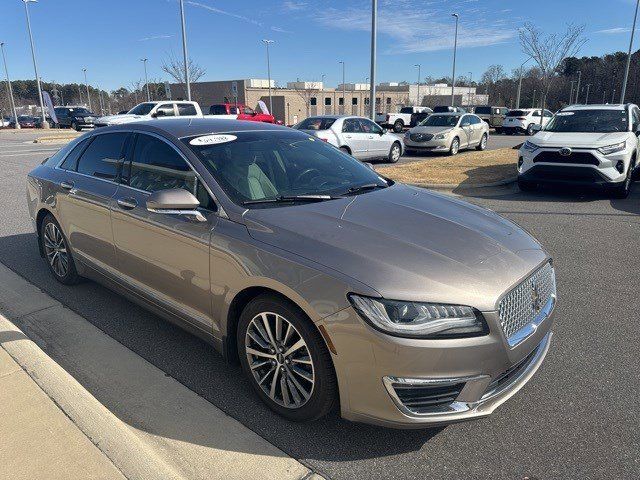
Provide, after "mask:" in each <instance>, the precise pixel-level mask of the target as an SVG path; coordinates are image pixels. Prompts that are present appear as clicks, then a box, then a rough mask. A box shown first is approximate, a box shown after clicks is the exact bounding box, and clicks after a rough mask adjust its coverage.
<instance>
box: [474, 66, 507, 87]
mask: <svg viewBox="0 0 640 480" xmlns="http://www.w3.org/2000/svg"><path fill="white" fill-rule="evenodd" d="M505 78H507V74H506V73H505V72H504V68H503V67H502V65H491V66H489V68H487V71H486V72H484V73H483V74H482V77H481V78H480V83H483V84H494V83H497V82H499V81H500V80H504V79H505Z"/></svg>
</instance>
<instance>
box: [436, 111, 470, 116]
mask: <svg viewBox="0 0 640 480" xmlns="http://www.w3.org/2000/svg"><path fill="white" fill-rule="evenodd" d="M433 115H448V116H450V117H453V116H458V115H473V113H469V112H433Z"/></svg>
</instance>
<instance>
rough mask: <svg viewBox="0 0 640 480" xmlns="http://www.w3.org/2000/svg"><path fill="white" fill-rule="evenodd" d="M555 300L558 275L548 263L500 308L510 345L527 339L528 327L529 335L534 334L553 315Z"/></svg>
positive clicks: (507, 298)
mask: <svg viewBox="0 0 640 480" xmlns="http://www.w3.org/2000/svg"><path fill="white" fill-rule="evenodd" d="M555 297H556V276H555V272H554V270H553V267H552V266H551V263H547V264H545V265H544V266H542V267H541V268H539V269H538V270H536V271H535V272H534V273H533V274H532V275H531V276H530V277H529V278H527V279H526V280H524V281H523V282H522V283H520V285H518V286H517V287H515V288H514V289H513V290H511V291H510V292H509V293H507V294H506V295H505V297H504V298H503V299H502V300H501V301H500V306H499V308H498V311H499V316H500V324H501V325H502V330H503V332H504V335H505V337H507V340H508V342H509V344H510V345H511V346H513V345H517V344H518V343H520V342H521V341H522V340H524V339H525V338H526V337H527V336H528V335H529V333H527V334H523V333H522V331H523V329H525V327H528V326H529V327H533V328H530V329H529V330H531V332H530V333H533V331H535V328H536V327H537V325H538V324H540V322H542V320H544V318H546V317H547V315H548V314H549V313H550V311H551V308H552V307H553V303H554V301H555Z"/></svg>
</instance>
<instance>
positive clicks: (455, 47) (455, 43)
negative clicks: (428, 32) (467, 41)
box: [451, 13, 460, 107]
mask: <svg viewBox="0 0 640 480" xmlns="http://www.w3.org/2000/svg"><path fill="white" fill-rule="evenodd" d="M451 16H452V17H455V19H456V33H455V36H454V37H453V73H452V74H451V106H452V107H453V104H454V101H455V95H454V92H455V88H456V51H457V50H458V19H459V18H460V16H459V15H458V14H457V13H452V14H451Z"/></svg>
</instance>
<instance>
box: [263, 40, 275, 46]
mask: <svg viewBox="0 0 640 480" xmlns="http://www.w3.org/2000/svg"><path fill="white" fill-rule="evenodd" d="M262 41H263V43H265V44H267V45H269V44H270V43H276V41H275V40H267V39H266V38H263V39H262Z"/></svg>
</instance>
